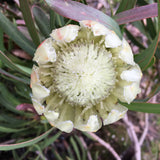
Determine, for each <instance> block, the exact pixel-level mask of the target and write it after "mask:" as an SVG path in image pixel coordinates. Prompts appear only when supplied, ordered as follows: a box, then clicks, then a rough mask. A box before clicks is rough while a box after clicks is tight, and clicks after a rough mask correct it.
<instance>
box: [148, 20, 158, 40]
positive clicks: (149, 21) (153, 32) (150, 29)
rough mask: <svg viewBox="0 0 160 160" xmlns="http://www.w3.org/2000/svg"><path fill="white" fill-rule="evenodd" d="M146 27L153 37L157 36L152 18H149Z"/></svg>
mask: <svg viewBox="0 0 160 160" xmlns="http://www.w3.org/2000/svg"><path fill="white" fill-rule="evenodd" d="M146 29H147V31H148V32H149V34H150V36H151V38H152V39H154V38H155V37H156V29H155V26H154V22H153V21H152V19H151V18H148V19H147V25H146Z"/></svg>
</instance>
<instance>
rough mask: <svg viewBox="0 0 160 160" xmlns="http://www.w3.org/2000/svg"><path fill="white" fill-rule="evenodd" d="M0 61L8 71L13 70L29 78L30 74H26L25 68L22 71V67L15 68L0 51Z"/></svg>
mask: <svg viewBox="0 0 160 160" xmlns="http://www.w3.org/2000/svg"><path fill="white" fill-rule="evenodd" d="M0 59H1V60H2V62H3V63H4V64H5V65H6V66H8V67H9V68H10V69H12V70H15V71H17V72H20V73H22V74H24V75H26V76H30V73H28V72H29V71H28V72H27V71H26V70H25V69H26V68H27V67H26V68H25V69H24V67H22V66H21V67H20V65H17V66H16V65H15V64H14V63H13V62H12V61H11V60H10V59H9V58H8V57H7V56H6V55H5V54H4V53H3V52H2V51H0ZM22 68H23V69H22Z"/></svg>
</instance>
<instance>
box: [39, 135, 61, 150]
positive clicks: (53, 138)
mask: <svg viewBox="0 0 160 160" xmlns="http://www.w3.org/2000/svg"><path fill="white" fill-rule="evenodd" d="M61 134H62V132H58V133H57V134H55V135H53V136H52V137H51V138H46V140H45V141H44V142H41V144H39V146H40V147H41V149H42V150H43V149H45V148H46V147H48V146H49V145H51V144H52V143H54V141H55V140H57V139H58V137H59V136H60V135H61Z"/></svg>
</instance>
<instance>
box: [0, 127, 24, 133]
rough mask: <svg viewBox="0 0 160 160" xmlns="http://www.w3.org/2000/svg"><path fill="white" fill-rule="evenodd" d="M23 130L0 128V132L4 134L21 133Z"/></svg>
mask: <svg viewBox="0 0 160 160" xmlns="http://www.w3.org/2000/svg"><path fill="white" fill-rule="evenodd" d="M24 130H25V129H14V128H7V127H3V126H0V132H5V133H14V132H21V131H24Z"/></svg>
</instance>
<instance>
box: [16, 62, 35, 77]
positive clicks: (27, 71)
mask: <svg viewBox="0 0 160 160" xmlns="http://www.w3.org/2000/svg"><path fill="white" fill-rule="evenodd" d="M14 65H15V66H17V67H18V68H19V69H21V70H22V71H23V72H25V73H26V74H28V75H30V74H31V72H32V69H31V68H28V67H26V66H22V65H19V64H14Z"/></svg>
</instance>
